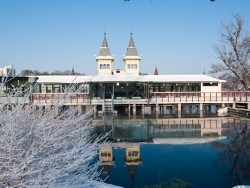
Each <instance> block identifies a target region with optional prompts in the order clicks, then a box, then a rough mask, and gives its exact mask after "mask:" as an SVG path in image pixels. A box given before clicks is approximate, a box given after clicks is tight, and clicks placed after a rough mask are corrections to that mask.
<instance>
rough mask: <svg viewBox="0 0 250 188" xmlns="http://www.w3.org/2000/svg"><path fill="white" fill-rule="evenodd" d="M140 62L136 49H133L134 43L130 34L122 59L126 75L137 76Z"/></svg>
mask: <svg viewBox="0 0 250 188" xmlns="http://www.w3.org/2000/svg"><path fill="white" fill-rule="evenodd" d="M140 61H141V57H140V56H139V55H138V53H137V49H136V48H135V43H134V39H133V33H132V32H131V33H130V39H129V44H128V48H127V53H126V56H125V57H124V58H123V62H124V65H125V71H126V73H127V74H133V75H137V76H139V73H140Z"/></svg>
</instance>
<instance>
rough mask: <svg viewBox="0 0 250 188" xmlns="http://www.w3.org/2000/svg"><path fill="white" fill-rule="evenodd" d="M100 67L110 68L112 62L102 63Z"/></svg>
mask: <svg viewBox="0 0 250 188" xmlns="http://www.w3.org/2000/svg"><path fill="white" fill-rule="evenodd" d="M100 69H110V64H101V65H100Z"/></svg>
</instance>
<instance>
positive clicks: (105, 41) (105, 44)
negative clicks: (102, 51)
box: [102, 32, 108, 48]
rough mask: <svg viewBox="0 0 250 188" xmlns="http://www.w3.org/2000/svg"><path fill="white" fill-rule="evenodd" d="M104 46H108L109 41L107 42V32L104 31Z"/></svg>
mask: <svg viewBox="0 0 250 188" xmlns="http://www.w3.org/2000/svg"><path fill="white" fill-rule="evenodd" d="M102 47H103V48H108V42H107V38H106V32H104V39H103V42H102Z"/></svg>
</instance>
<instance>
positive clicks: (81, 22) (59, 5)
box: [0, 0, 250, 75]
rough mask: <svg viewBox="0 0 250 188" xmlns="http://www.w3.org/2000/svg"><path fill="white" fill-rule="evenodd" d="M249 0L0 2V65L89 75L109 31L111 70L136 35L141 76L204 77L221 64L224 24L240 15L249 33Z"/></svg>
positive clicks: (116, 65) (44, 0)
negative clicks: (218, 51)
mask: <svg viewBox="0 0 250 188" xmlns="http://www.w3.org/2000/svg"><path fill="white" fill-rule="evenodd" d="M249 7H250V0H216V2H215V3H211V2H210V1H209V0H130V1H129V2H124V1H123V0H0V67H3V66H4V65H7V64H10V65H14V67H15V68H16V70H17V73H19V72H20V71H21V70H24V69H31V70H38V71H48V72H52V71H55V70H71V69H72V67H74V69H75V71H77V72H80V73H85V74H87V75H94V74H96V73H97V63H96V61H95V55H97V54H98V53H99V49H100V46H101V44H102V41H103V33H104V31H106V33H107V40H108V45H109V47H110V51H111V54H114V55H115V57H114V58H115V61H114V68H120V69H124V65H123V62H122V58H123V55H124V54H125V53H126V49H127V47H128V43H129V37H130V35H129V33H130V32H131V30H132V32H133V37H134V42H135V46H136V48H137V50H138V53H139V55H141V57H142V61H141V72H143V73H145V72H147V73H149V74H153V72H154V68H155V67H156V66H157V67H158V70H159V74H202V73H203V71H204V69H205V70H206V71H208V70H209V69H210V66H211V64H212V63H216V62H219V61H218V59H217V55H216V54H215V53H214V50H213V46H214V45H215V44H217V43H218V31H220V28H221V23H222V22H224V23H228V22H229V21H230V20H232V14H235V13H239V14H241V15H242V16H243V17H244V19H245V21H246V24H245V33H246V34H250V27H249V26H250V8H249Z"/></svg>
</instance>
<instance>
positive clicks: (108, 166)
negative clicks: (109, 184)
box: [99, 146, 114, 179]
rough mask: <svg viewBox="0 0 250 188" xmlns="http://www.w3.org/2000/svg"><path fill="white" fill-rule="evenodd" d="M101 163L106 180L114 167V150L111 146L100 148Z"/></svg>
mask: <svg viewBox="0 0 250 188" xmlns="http://www.w3.org/2000/svg"><path fill="white" fill-rule="evenodd" d="M99 161H100V165H101V166H102V168H103V169H102V175H103V177H104V179H106V178H107V177H108V176H109V174H110V172H111V170H112V167H113V165H114V156H113V148H112V147H111V146H104V147H101V148H99Z"/></svg>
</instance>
